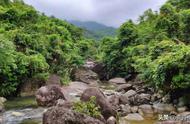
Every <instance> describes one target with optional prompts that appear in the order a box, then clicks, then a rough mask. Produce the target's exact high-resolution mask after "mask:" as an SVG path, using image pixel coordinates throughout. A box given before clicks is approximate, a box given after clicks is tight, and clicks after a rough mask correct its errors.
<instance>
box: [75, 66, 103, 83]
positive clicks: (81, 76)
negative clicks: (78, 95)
mask: <svg viewBox="0 0 190 124" xmlns="http://www.w3.org/2000/svg"><path fill="white" fill-rule="evenodd" d="M72 75H73V79H74V80H75V81H82V82H84V83H87V84H91V85H93V86H97V85H98V83H99V82H100V80H99V77H98V75H97V74H96V73H95V72H93V71H92V70H90V69H87V68H79V69H76V70H74V71H73V74H72Z"/></svg>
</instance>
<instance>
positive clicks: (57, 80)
mask: <svg viewBox="0 0 190 124" xmlns="http://www.w3.org/2000/svg"><path fill="white" fill-rule="evenodd" d="M52 84H56V85H60V84H61V77H60V76H59V75H57V74H51V75H50V76H49V78H48V80H47V81H46V85H52Z"/></svg>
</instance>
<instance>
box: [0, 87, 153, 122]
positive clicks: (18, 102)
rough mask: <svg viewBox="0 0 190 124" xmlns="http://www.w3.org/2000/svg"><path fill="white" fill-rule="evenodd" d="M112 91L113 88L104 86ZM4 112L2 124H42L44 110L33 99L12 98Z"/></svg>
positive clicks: (122, 120) (123, 120)
mask: <svg viewBox="0 0 190 124" xmlns="http://www.w3.org/2000/svg"><path fill="white" fill-rule="evenodd" d="M102 87H107V89H112V88H113V86H109V87H108V86H106V85H105V86H104V85H102ZM5 108H6V111H5V112H4V113H3V124H42V115H43V113H44V112H45V111H46V110H47V109H46V108H41V107H37V104H36V101H35V98H34V97H23V98H14V99H11V100H8V101H7V102H6V103H5ZM120 124H155V120H145V121H140V122H139V121H138V122H134V121H133V122H129V121H127V120H125V119H124V118H121V119H120Z"/></svg>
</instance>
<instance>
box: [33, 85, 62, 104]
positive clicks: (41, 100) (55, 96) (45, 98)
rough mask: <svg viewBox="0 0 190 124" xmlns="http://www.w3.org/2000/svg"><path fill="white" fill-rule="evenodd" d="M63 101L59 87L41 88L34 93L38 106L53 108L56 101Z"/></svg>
mask: <svg viewBox="0 0 190 124" xmlns="http://www.w3.org/2000/svg"><path fill="white" fill-rule="evenodd" d="M59 99H64V100H65V96H64V94H63V92H62V89H61V87H60V86H59V85H48V86H43V87H41V88H40V89H38V91H37V92H36V101H37V104H38V105H39V106H48V107H49V106H53V105H56V104H57V100H59Z"/></svg>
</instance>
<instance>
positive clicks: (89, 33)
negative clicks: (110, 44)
mask: <svg viewBox="0 0 190 124" xmlns="http://www.w3.org/2000/svg"><path fill="white" fill-rule="evenodd" d="M69 22H70V23H72V24H74V25H76V26H78V27H80V28H82V29H84V36H86V37H87V38H92V39H95V40H100V39H102V38H103V37H107V36H110V37H115V36H116V30H117V29H116V28H113V27H108V26H106V25H103V24H100V23H97V22H92V21H89V22H81V21H75V20H72V21H69Z"/></svg>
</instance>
